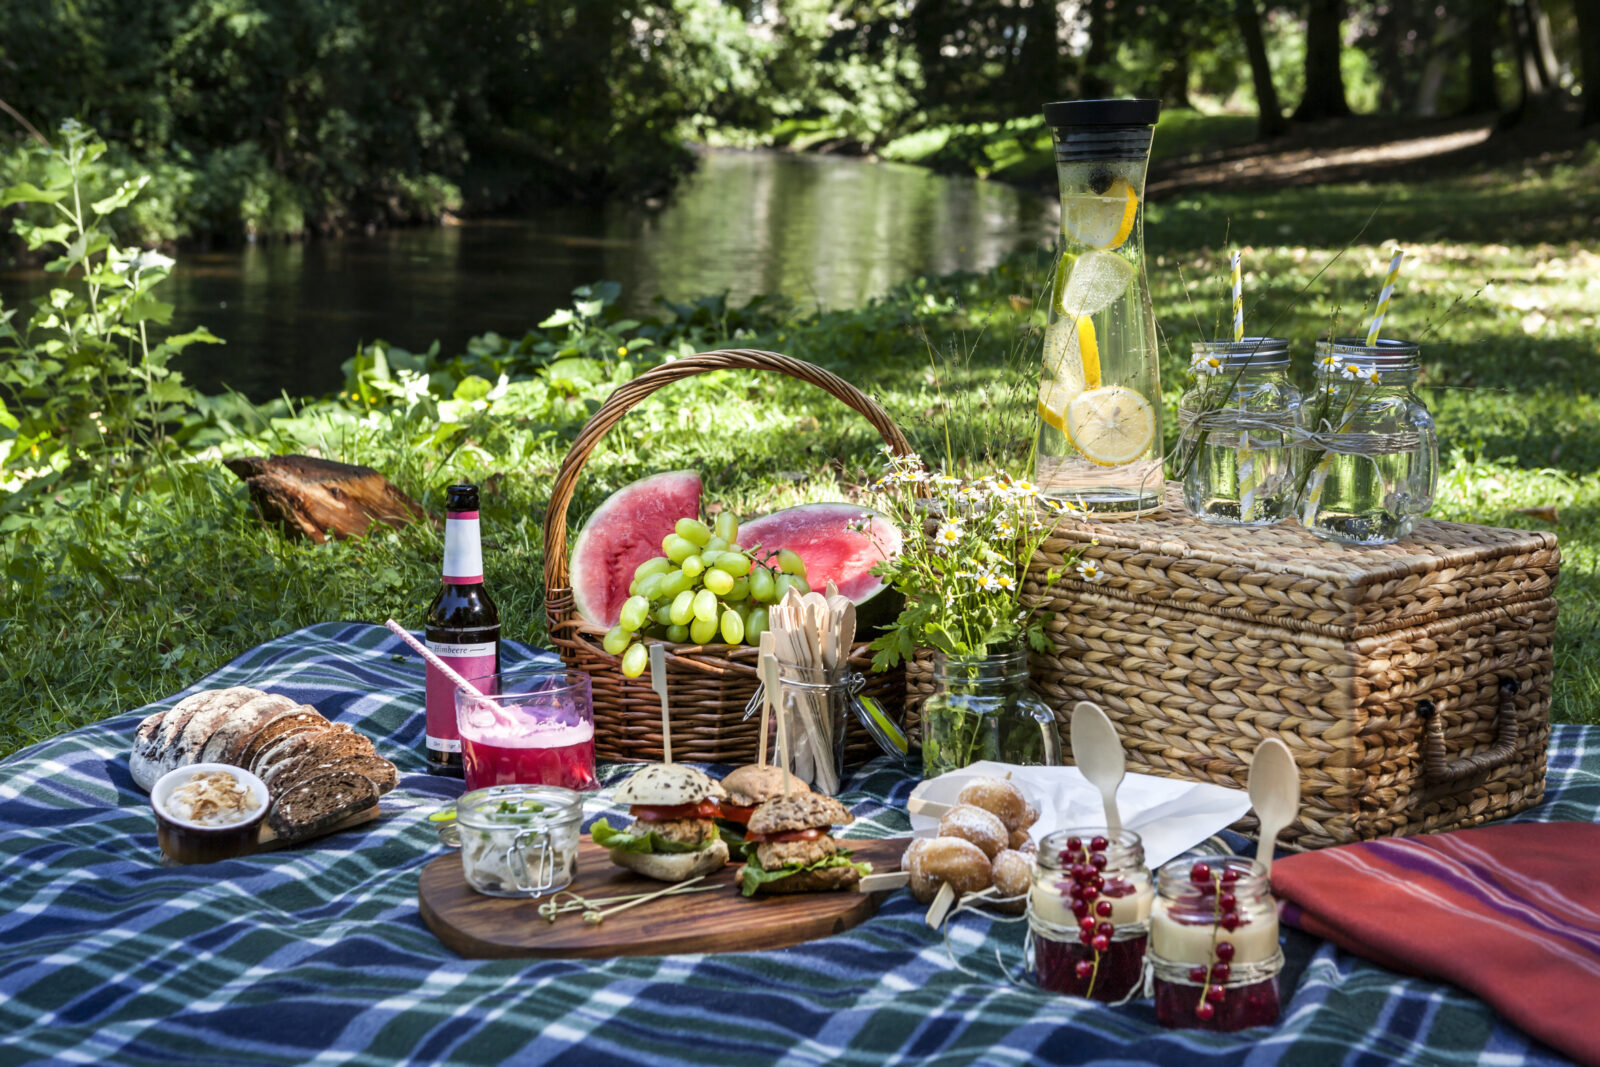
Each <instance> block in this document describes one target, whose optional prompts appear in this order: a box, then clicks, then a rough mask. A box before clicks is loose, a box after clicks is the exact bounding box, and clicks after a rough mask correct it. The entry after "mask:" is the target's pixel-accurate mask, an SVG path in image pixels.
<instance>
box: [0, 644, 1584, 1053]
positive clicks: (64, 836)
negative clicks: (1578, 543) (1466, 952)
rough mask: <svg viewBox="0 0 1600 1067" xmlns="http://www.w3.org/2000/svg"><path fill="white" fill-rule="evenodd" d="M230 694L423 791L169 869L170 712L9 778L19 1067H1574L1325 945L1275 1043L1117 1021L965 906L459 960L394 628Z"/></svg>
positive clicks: (78, 740)
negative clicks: (1045, 972)
mask: <svg viewBox="0 0 1600 1067" xmlns="http://www.w3.org/2000/svg"><path fill="white" fill-rule="evenodd" d="M535 655H536V653H533V652H531V651H530V650H527V649H523V648H519V647H512V648H510V649H508V651H507V656H506V658H507V660H508V662H509V661H515V660H516V659H518V658H531V657H533V656H535ZM227 685H254V686H257V687H260V688H266V689H271V690H274V691H279V692H283V693H286V694H287V695H289V696H292V697H294V698H295V699H297V700H302V701H306V702H308V703H311V704H314V705H316V706H317V707H318V708H320V709H321V710H322V711H323V712H324V713H325V714H326V715H327V716H328V717H329V718H332V719H336V720H338V721H343V722H348V723H350V724H352V725H354V726H356V727H358V728H359V729H361V730H363V731H364V732H366V733H367V734H368V735H369V736H371V737H372V738H373V739H374V740H375V741H376V742H377V744H378V747H379V750H380V751H381V752H382V753H383V754H384V755H385V756H387V757H389V758H390V759H392V760H393V761H394V762H395V763H396V764H397V765H398V766H399V768H400V770H401V772H402V777H401V782H400V786H399V788H398V789H397V790H395V791H394V792H393V793H390V794H389V795H388V796H387V797H385V798H384V807H385V810H386V812H387V814H386V816H385V817H384V818H382V819H380V820H378V821H377V822H375V823H371V824H368V825H367V826H364V827H361V828H359V829H356V830H352V831H348V832H345V833H342V834H339V835H335V836H333V837H330V838H326V839H324V840H322V841H319V842H316V843H313V844H311V845H309V846H307V847H304V848H301V849H298V850H287V851H283V852H275V853H269V854H264V855H260V856H255V857H250V858H246V859H240V860H233V861H228V862H225V863H219V864H213V865H210V866H205V867H165V866H162V865H161V864H160V862H159V853H158V850H157V846H156V841H155V828H154V822H153V817H152V816H151V814H150V811H149V807H148V801H147V799H146V797H145V795H144V793H143V792H142V791H141V790H139V789H138V788H137V787H136V786H135V785H134V784H133V781H132V779H131V778H130V777H129V773H128V762H127V754H128V746H129V740H130V738H131V735H132V731H133V729H134V726H135V725H136V724H137V723H138V721H139V719H140V718H141V717H143V716H144V715H145V714H148V713H149V711H150V710H152V709H151V708H143V709H139V710H137V711H130V712H129V713H127V714H125V715H120V716H116V717H114V718H111V719H108V720H106V721H104V722H101V723H98V724H96V725H94V726H90V727H86V728H84V729H81V730H76V731H73V732H72V733H69V734H66V735H64V736H62V737H58V738H55V739H52V740H50V741H47V742H44V743H41V744H38V745H35V746H32V747H31V748H28V749H25V750H23V751H21V752H19V753H17V754H15V755H14V756H12V757H11V758H9V759H7V760H6V761H4V762H3V763H0V1064H6V1065H8V1067H9V1065H11V1064H26V1063H34V1062H50V1061H54V1062H104V1063H116V1064H146V1063H149V1064H170V1063H175V1062H203V1063H208V1064H219V1065H221V1064H302V1063H313V1062H315V1063H352V1064H375V1065H376V1064H394V1063H409V1062H433V1061H439V1060H452V1061H456V1062H462V1063H499V1062H505V1061H515V1062H518V1063H544V1062H548V1061H553V1060H559V1059H562V1058H564V1057H571V1058H572V1060H573V1062H583V1063H586V1064H632V1063H639V1062H651V1063H722V1062H726V1063H740V1064H762V1063H777V1062H780V1061H781V1062H783V1063H786V1064H808V1063H822V1062H834V1063H844V1064H860V1065H863V1067H866V1065H872V1067H876V1065H878V1064H883V1063H889V1062H894V1061H898V1060H906V1061H917V1062H921V1063H930V1064H956V1063H969V1062H974V1061H981V1062H989V1063H1026V1062H1045V1063H1050V1062H1074V1063H1082V1062H1092V1061H1097V1060H1100V1061H1119V1062H1130V1061H1131V1062H1152V1061H1153V1062H1184V1063H1202V1064H1232V1063H1243V1062H1245V1061H1247V1060H1248V1061H1249V1062H1251V1063H1318V1064H1321V1063H1329V1062H1370V1063H1395V1062H1401V1063H1422V1062H1426V1063H1476V1062H1480V1061H1481V1060H1482V1059H1484V1058H1488V1057H1493V1058H1504V1059H1513V1060H1517V1061H1519V1062H1532V1063H1560V1062H1563V1061H1562V1059H1561V1058H1560V1057H1559V1056H1558V1054H1556V1053H1555V1052H1554V1051H1553V1050H1551V1049H1550V1048H1548V1047H1547V1046H1544V1045H1541V1044H1538V1043H1537V1042H1535V1041H1534V1040H1533V1039H1532V1038H1530V1037H1528V1036H1527V1035H1526V1034H1524V1033H1523V1032H1522V1031H1520V1030H1518V1029H1516V1028H1515V1027H1514V1026H1512V1025H1511V1024H1509V1023H1507V1022H1504V1021H1502V1020H1501V1019H1499V1018H1498V1017H1497V1016H1496V1015H1495V1014H1494V1012H1492V1011H1491V1010H1490V1009H1489V1008H1487V1007H1486V1006H1485V1005H1484V1004H1483V1002H1482V1001H1480V1000H1478V999H1477V998H1476V997H1474V996H1472V995H1471V994H1469V993H1466V992H1463V991H1461V990H1458V989H1456V988H1454V987H1452V986H1448V985H1443V984H1440V983H1438V982H1432V981H1427V980H1423V979H1419V978H1411V977H1404V976H1401V975H1399V974H1396V973H1394V972H1391V971H1387V970H1384V969H1383V968H1381V967H1379V966H1376V965H1374V964H1370V963H1366V962H1364V961H1362V960H1359V959H1357V958H1356V957H1354V956H1351V955H1348V954H1346V953H1344V952H1342V951H1340V950H1338V949H1336V948H1335V947H1334V946H1332V945H1330V944H1326V943H1321V944H1320V946H1319V947H1316V948H1315V951H1314V953H1313V954H1311V955H1310V957H1309V962H1308V963H1307V964H1306V966H1305V968H1304V970H1303V972H1302V974H1301V975H1300V977H1299V980H1298V983H1297V985H1296V987H1295V988H1294V990H1293V992H1292V995H1291V994H1290V993H1289V991H1287V990H1286V991H1285V994H1286V996H1285V1005H1284V1012H1283V1018H1282V1020H1281V1021H1280V1023H1279V1025H1278V1026H1276V1027H1274V1028H1271V1029H1258V1030H1251V1031H1245V1032H1243V1033H1241V1034H1234V1035H1227V1034H1204V1033H1195V1032H1182V1031H1165V1030H1162V1029H1161V1028H1160V1027H1158V1026H1157V1025H1156V1023H1155V1016H1154V1011H1153V1009H1152V1007H1151V1005H1150V1002H1148V1001H1145V1002H1141V1003H1134V1004H1131V1005H1128V1006H1125V1007H1118V1008H1108V1007H1103V1006H1100V1005H1095V1004H1091V1003H1089V1002H1086V1001H1081V1000H1073V999H1068V998H1064V997H1059V996H1056V995H1053V994H1049V993H1044V992H1041V991H1038V990H1036V989H1033V988H1030V987H1028V986H1027V985H1026V984H1018V983H1016V982H1014V981H1012V978H1013V977H1014V976H1016V975H1017V974H1018V973H1020V971H1021V969H1022V940H1023V924H1020V923H998V922H996V923H991V922H990V921H989V920H987V919H985V918H983V917H981V916H976V915H973V914H970V913H967V914H963V915H962V916H960V917H959V919H958V921H957V924H956V926H955V928H954V929H953V931H952V932H951V934H950V936H949V939H948V948H947V945H946V941H945V940H944V939H943V938H942V937H941V936H940V935H938V934H935V933H934V932H932V931H930V930H929V929H928V928H927V927H926V926H925V925H924V924H923V922H922V913H923V910H924V909H923V908H922V907H921V906H920V905H918V904H917V903H916V902H915V901H914V900H913V899H912V898H911V897H910V895H909V894H906V893H899V894H895V895H892V896H890V897H888V898H886V899H885V901H884V904H883V907H882V909H881V910H880V911H879V913H878V915H877V916H876V917H875V918H873V919H871V920H869V921H868V922H866V923H864V924H863V925H861V926H859V927H857V928H855V929H854V930H851V931H849V932H847V933H845V934H842V935H839V936H836V937H832V938H828V939H825V940H821V941H814V942H811V943H809V944H806V945H803V946H800V947H797V948H793V949H787V950H782V951H774V952H759V953H743V954H729V955H703V956H702V955H686V956H670V957H664V958H645V957H635V958H625V959H617V960H609V961H584V960H573V961H543V962H537V961H515V960H512V961H505V960H500V961H480V960H462V959H459V958H458V957H456V956H455V955H454V954H452V953H451V952H450V951H449V950H448V949H446V948H444V947H443V946H442V945H441V944H440V943H439V942H438V941H437V940H436V939H435V938H434V936H433V935H432V934H431V933H430V932H429V931H428V930H427V928H426V927H425V926H424V925H423V923H422V921H421V919H420V917H419V915H418V912H417V903H416V888H417V876H418V872H419V870H420V868H421V867H422V866H423V865H424V864H425V863H426V862H428V861H429V860H431V859H432V858H434V857H435V856H437V855H439V854H440V852H439V848H440V846H439V845H438V844H437V841H436V837H435V833H434V828H433V824H430V823H429V822H428V821H427V818H426V816H427V814H428V813H429V812H430V811H432V810H433V809H434V808H435V807H437V806H438V805H439V804H440V803H441V802H442V801H443V800H445V799H447V798H449V797H453V796H454V795H456V794H457V793H459V791H460V789H461V784H460V782H458V781H453V780H449V779H441V778H433V777H430V776H428V775H427V774H426V773H424V769H423V760H422V755H421V749H422V715H421V701H422V667H421V663H420V661H419V660H418V659H417V658H416V657H415V655H414V654H413V653H411V652H410V650H408V649H406V648H405V647H404V646H403V645H401V643H400V642H399V640H398V639H397V638H395V637H394V636H393V635H392V634H390V633H389V632H388V631H387V630H384V629H382V628H380V627H375V626H369V625H365V624H354V623H330V624H323V625H319V626H314V627H310V628H308V629H305V630H301V631H298V632H295V633H292V634H287V635H285V636H284V637H281V638H279V639H277V640H274V641H271V642H269V643H268V644H266V645H263V646H261V647H260V648H257V649H255V650H253V651H251V652H249V653H247V654H246V655H244V656H241V657H240V658H239V659H238V660H236V661H235V662H233V663H231V664H229V665H228V666H227V667H225V668H223V669H222V670H220V671H218V672H217V673H215V674H214V675H212V676H211V677H209V678H207V679H205V680H204V681H203V682H201V683H198V684H197V685H196V686H195V687H194V688H195V689H200V688H210V687H215V686H227ZM183 695H185V694H178V695H176V696H174V697H173V698H172V699H171V700H170V701H166V702H163V703H164V704H168V705H170V703H172V702H175V701H176V700H177V699H179V698H180V697H181V696H183ZM1597 744H1600V734H1597V733H1596V732H1595V731H1593V730H1590V729H1587V728H1579V727H1571V726H1567V727H1557V728H1556V729H1555V731H1554V733H1553V737H1552V749H1551V759H1550V780H1549V793H1548V799H1547V800H1546V802H1545V803H1544V804H1543V805H1542V806H1541V807H1540V808H1538V809H1537V810H1536V811H1533V812H1529V813H1527V814H1526V815H1524V816H1523V818H1525V819H1533V820H1541V819H1542V820H1551V819H1573V820H1582V821H1594V820H1595V819H1596V814H1597V812H1600V753H1597V752H1596V751H1595V750H1594V749H1595V748H1596V746H1597ZM607 773H608V775H609V777H610V778H611V779H613V780H614V779H615V778H616V777H617V776H618V774H619V773H625V771H622V772H619V771H618V770H617V769H615V768H610V769H608V771H607ZM913 784H914V780H913V779H911V778H909V777H907V776H906V775H905V774H904V773H903V772H902V771H901V770H900V769H898V768H897V767H894V766H891V765H890V764H888V763H887V762H884V761H879V762H877V763H874V764H869V765H868V766H867V767H866V768H864V769H863V770H862V771H860V772H859V773H857V774H856V775H855V776H854V777H853V778H852V779H851V780H850V782H849V783H848V792H847V793H846V794H845V796H844V798H843V799H844V800H845V801H846V802H847V803H849V804H851V805H852V806H853V807H854V809H855V811H856V812H857V815H858V821H857V822H856V823H855V824H853V825H852V827H850V831H851V832H852V833H854V834H856V835H858V836H888V835H894V834H901V833H905V832H907V831H908V828H909V825H908V823H907V820H906V816H905V815H904V812H903V810H896V805H903V803H904V801H905V798H906V797H907V796H908V794H909V792H910V789H911V787H912V785H913ZM1295 936H1302V935H1299V934H1296V935H1295Z"/></svg>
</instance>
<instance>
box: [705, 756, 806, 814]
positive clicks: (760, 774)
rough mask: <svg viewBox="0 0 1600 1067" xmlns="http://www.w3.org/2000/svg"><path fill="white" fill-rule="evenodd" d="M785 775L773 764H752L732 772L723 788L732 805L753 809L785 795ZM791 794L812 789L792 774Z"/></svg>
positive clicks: (790, 779)
mask: <svg viewBox="0 0 1600 1067" xmlns="http://www.w3.org/2000/svg"><path fill="white" fill-rule="evenodd" d="M784 773H785V772H784V771H783V770H782V769H780V768H779V767H776V766H774V765H773V764H771V763H759V764H758V763H750V764H746V765H745V766H743V767H737V768H735V769H734V770H732V771H730V772H729V773H728V776H727V777H726V778H724V779H722V788H723V789H725V790H727V793H728V800H729V802H730V803H733V804H737V805H739V806H740V807H741V808H748V807H753V806H754V805H756V804H760V803H763V802H764V801H768V800H771V799H772V798H773V797H776V796H782V795H783V777H784ZM789 792H790V793H791V794H794V793H809V792H811V787H810V786H809V785H807V784H806V783H805V782H803V781H801V780H800V779H799V778H796V777H795V776H794V775H792V774H791V775H789Z"/></svg>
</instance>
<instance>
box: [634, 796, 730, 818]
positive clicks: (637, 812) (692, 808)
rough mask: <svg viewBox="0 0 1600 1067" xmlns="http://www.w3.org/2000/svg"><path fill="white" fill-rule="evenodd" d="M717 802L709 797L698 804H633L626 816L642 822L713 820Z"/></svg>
mask: <svg viewBox="0 0 1600 1067" xmlns="http://www.w3.org/2000/svg"><path fill="white" fill-rule="evenodd" d="M717 812H718V809H717V802H716V801H715V800H713V799H712V798H710V797H707V798H706V799H704V800H702V801H700V803H698V804H635V805H634V806H633V807H631V808H629V809H628V814H630V815H632V816H633V817H634V818H635V819H640V820H642V821H644V822H673V821H676V820H678V819H715V818H716V817H717Z"/></svg>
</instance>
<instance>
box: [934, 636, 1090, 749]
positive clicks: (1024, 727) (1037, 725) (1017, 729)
mask: <svg viewBox="0 0 1600 1067" xmlns="http://www.w3.org/2000/svg"><path fill="white" fill-rule="evenodd" d="M933 682H934V691H933V695H932V696H931V697H929V698H928V701H927V703H926V704H925V705H923V708H922V774H923V777H925V778H935V777H937V776H939V775H941V774H943V773H945V772H946V771H954V770H959V769H960V768H962V767H965V766H967V765H968V764H972V763H977V762H978V761H979V760H995V761H997V762H999V763H1015V764H1019V765H1022V766H1046V767H1056V766H1060V764H1061V736H1060V734H1059V733H1058V732H1057V730H1056V718H1055V714H1054V713H1053V712H1051V710H1050V706H1049V705H1048V704H1046V703H1045V702H1044V701H1043V700H1041V699H1040V698H1039V696H1038V694H1036V693H1035V692H1034V691H1033V690H1032V689H1029V688H1028V653H1027V650H1026V649H1009V650H1006V651H1003V652H996V653H994V654H992V655H987V656H946V655H945V654H944V653H943V652H936V653H934V657H933Z"/></svg>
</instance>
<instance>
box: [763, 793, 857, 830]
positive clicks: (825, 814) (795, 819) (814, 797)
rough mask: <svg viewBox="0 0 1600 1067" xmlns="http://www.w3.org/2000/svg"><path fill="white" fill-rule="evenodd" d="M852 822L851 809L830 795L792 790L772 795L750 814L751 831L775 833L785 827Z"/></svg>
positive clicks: (810, 826)
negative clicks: (783, 793) (792, 791)
mask: <svg viewBox="0 0 1600 1067" xmlns="http://www.w3.org/2000/svg"><path fill="white" fill-rule="evenodd" d="M854 821H855V816H854V815H851V814H850V809H849V808H847V807H845V806H844V805H843V804H841V803H839V802H838V801H837V800H835V799H833V798H832V797H825V796H822V795H821V794H820V793H791V794H789V795H788V796H786V797H783V796H780V797H774V798H773V799H771V800H769V801H767V802H766V803H764V804H762V805H761V806H760V807H758V808H756V810H755V812H754V814H752V815H751V816H750V831H751V833H757V834H777V833H782V832H784V831H785V830H809V829H811V828H812V827H827V826H843V825H844V824H845V823H850V822H854Z"/></svg>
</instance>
